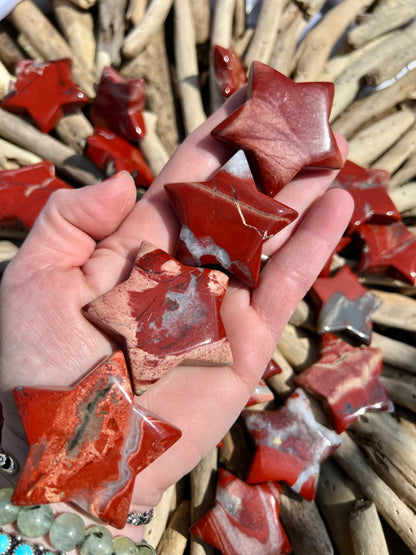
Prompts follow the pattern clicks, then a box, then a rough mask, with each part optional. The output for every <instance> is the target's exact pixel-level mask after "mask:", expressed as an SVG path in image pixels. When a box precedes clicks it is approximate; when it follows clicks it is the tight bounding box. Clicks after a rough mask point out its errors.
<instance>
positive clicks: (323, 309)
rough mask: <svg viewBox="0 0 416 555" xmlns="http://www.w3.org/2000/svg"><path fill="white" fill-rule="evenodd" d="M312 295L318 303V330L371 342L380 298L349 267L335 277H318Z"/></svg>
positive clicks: (367, 342) (344, 267)
mask: <svg viewBox="0 0 416 555" xmlns="http://www.w3.org/2000/svg"><path fill="white" fill-rule="evenodd" d="M310 295H311V297H312V299H313V300H314V301H315V303H316V304H317V306H318V310H319V316H318V323H317V331H318V333H326V332H332V333H335V334H336V335H345V336H346V337H347V338H349V339H354V340H358V341H359V342H361V343H366V344H367V345H368V344H369V343H370V341H371V332H372V322H371V315H372V313H373V312H374V311H375V310H376V308H377V307H378V306H379V304H380V300H379V299H378V297H377V296H376V295H373V293H371V292H370V291H368V290H367V289H366V288H365V287H363V286H362V285H361V283H360V282H359V281H358V278H357V276H356V275H355V274H354V273H353V272H352V271H351V270H350V268H349V267H348V266H343V267H342V268H341V270H339V271H338V272H337V273H336V274H335V275H334V276H331V277H322V278H318V279H317V280H316V281H315V283H314V284H313V286H312V288H311V290H310Z"/></svg>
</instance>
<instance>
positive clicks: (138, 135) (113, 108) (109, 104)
mask: <svg viewBox="0 0 416 555" xmlns="http://www.w3.org/2000/svg"><path fill="white" fill-rule="evenodd" d="M144 103H145V83H144V79H142V78H141V77H139V78H137V79H131V80H129V81H127V80H125V79H123V78H122V77H121V76H120V75H119V74H118V73H117V72H116V70H115V69H113V68H112V67H110V66H106V67H105V68H104V69H103V72H102V74H101V79H100V83H99V85H98V90H97V96H96V97H95V99H94V101H93V103H92V106H91V109H90V118H91V121H92V122H93V123H94V125H95V126H96V127H102V128H105V129H109V130H110V131H113V132H114V133H115V134H116V135H120V136H121V137H123V138H124V139H126V140H128V141H133V142H137V141H138V140H139V139H143V138H144V137H145V135H146V127H145V123H144V119H143V110H144Z"/></svg>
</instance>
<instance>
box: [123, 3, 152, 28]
mask: <svg viewBox="0 0 416 555" xmlns="http://www.w3.org/2000/svg"><path fill="white" fill-rule="evenodd" d="M146 6H147V0H129V4H128V6H127V10H126V20H127V21H130V22H131V24H132V25H133V26H134V27H135V26H136V25H138V24H139V23H140V21H141V20H142V19H143V17H144V14H145V13H146Z"/></svg>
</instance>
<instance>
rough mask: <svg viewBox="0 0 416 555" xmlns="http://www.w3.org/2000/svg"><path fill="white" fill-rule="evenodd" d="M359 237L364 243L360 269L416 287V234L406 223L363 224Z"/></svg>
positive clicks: (359, 230)
mask: <svg viewBox="0 0 416 555" xmlns="http://www.w3.org/2000/svg"><path fill="white" fill-rule="evenodd" d="M357 235H358V236H359V237H360V239H361V240H362V241H363V243H364V247H363V249H362V256H361V260H360V263H359V266H358V270H360V271H364V272H374V273H377V274H387V275H390V276H392V277H394V278H396V279H399V280H401V281H404V282H405V283H411V284H412V285H415V284H416V235H415V234H414V233H412V232H410V231H409V230H408V229H407V227H406V226H405V225H404V223H403V222H401V221H400V222H393V223H391V224H389V225H366V224H363V225H360V226H359V227H358V229H357Z"/></svg>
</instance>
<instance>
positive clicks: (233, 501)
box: [190, 468, 291, 555]
mask: <svg viewBox="0 0 416 555" xmlns="http://www.w3.org/2000/svg"><path fill="white" fill-rule="evenodd" d="M280 492H281V488H280V486H279V484H275V483H273V482H267V483H264V484H259V485H255V486H250V485H248V484H246V483H245V482H243V481H242V480H239V479H238V478H236V477H235V476H233V475H232V474H231V473H230V472H228V471H227V470H225V469H224V468H220V469H219V471H218V483H217V490H216V500H215V505H214V507H213V508H212V509H211V510H210V511H209V512H208V513H207V514H206V515H204V516H203V517H202V518H201V519H200V520H199V521H198V522H196V523H195V524H194V525H193V526H192V528H191V530H190V532H191V534H194V535H195V536H197V537H198V538H200V539H202V540H203V541H205V542H207V543H209V544H211V545H213V546H214V547H216V548H218V549H219V550H220V551H221V553H226V554H227V555H253V554H255V553H259V554H260V553H261V554H262V555H280V554H283V553H291V546H290V543H289V540H288V538H287V536H286V533H285V531H284V529H283V527H282V525H281V523H280V519H279V509H280Z"/></svg>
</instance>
